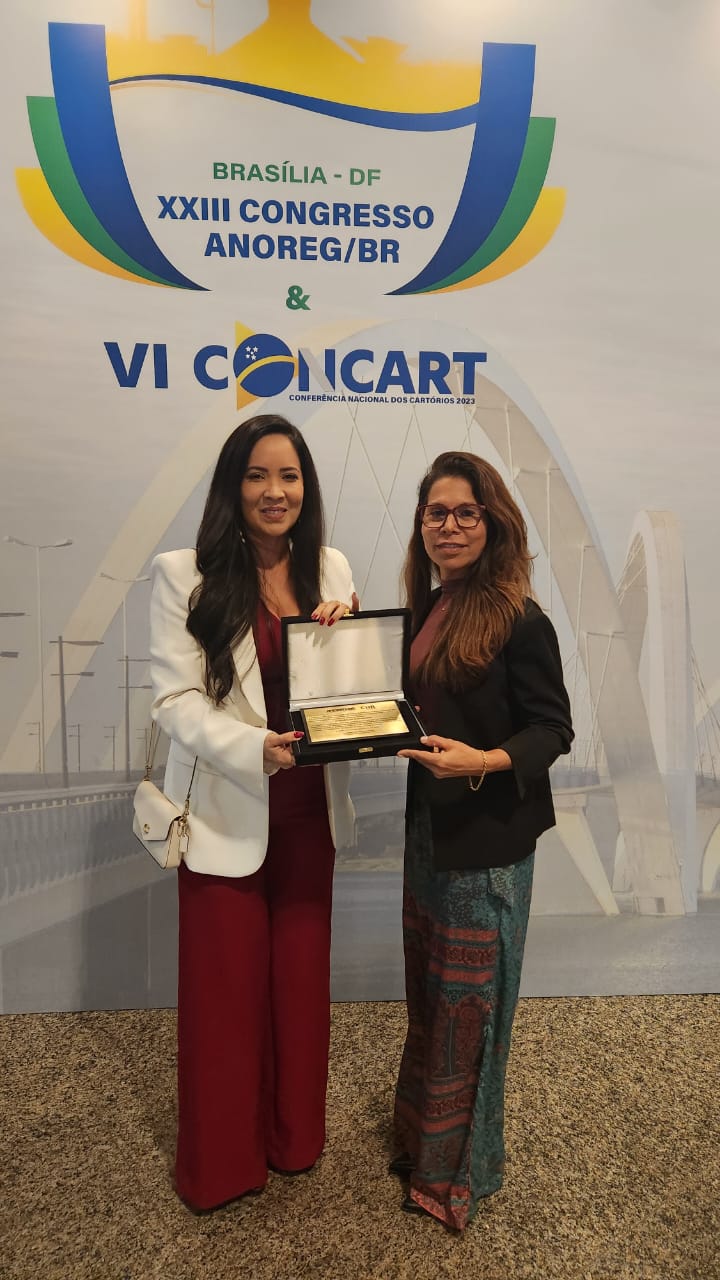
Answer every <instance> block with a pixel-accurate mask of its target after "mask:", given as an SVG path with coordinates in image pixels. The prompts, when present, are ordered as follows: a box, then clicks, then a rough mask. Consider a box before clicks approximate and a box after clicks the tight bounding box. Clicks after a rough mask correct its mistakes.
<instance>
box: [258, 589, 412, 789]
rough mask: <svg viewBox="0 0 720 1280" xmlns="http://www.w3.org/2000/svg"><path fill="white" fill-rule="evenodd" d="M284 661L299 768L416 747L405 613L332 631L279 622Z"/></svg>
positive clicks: (383, 612)
mask: <svg viewBox="0 0 720 1280" xmlns="http://www.w3.org/2000/svg"><path fill="white" fill-rule="evenodd" d="M282 637H283V658H284V665H285V678H286V681H287V701H288V710H289V723H290V727H291V728H292V729H295V730H300V731H301V732H302V733H303V735H304V736H303V737H302V738H301V739H299V740H298V742H297V743H295V745H294V747H293V750H294V752H295V759H296V763H297V764H299V765H303V764H329V763H331V762H332V761H334V760H373V759H376V758H377V757H378V756H390V755H395V754H396V753H397V752H398V751H400V750H402V748H403V747H421V745H422V744H421V743H420V738H421V736H422V735H423V734H424V733H425V730H424V729H423V727H422V725H421V723H420V721H419V720H418V718H417V715H416V714H415V711H414V709H413V707H412V704H411V703H410V702H409V701H408V700H407V698H406V696H405V686H406V683H407V673H408V662H409V657H410V612H409V610H408V609H371V610H365V611H364V612H362V613H354V614H348V615H347V617H345V618H341V619H340V621H339V622H337V623H335V625H334V626H332V627H328V626H324V627H321V626H320V625H319V624H318V623H317V622H313V620H312V619H311V618H283V620H282Z"/></svg>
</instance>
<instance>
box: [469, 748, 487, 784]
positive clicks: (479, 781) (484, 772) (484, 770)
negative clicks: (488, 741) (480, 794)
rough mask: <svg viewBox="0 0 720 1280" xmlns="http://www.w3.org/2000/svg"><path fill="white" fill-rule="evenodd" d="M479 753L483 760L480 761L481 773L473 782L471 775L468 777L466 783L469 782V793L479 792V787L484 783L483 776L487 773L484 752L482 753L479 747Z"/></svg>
mask: <svg viewBox="0 0 720 1280" xmlns="http://www.w3.org/2000/svg"><path fill="white" fill-rule="evenodd" d="M480 751H481V753H482V758H483V761H482V773H481V774H480V777H479V778H478V779H477V780H475V779H474V778H473V777H472V775H470V776H469V777H468V782H469V784H470V790H471V791H479V790H480V788H481V786H482V784H483V782H484V781H485V774H486V773H487V756H486V755H485V752H484V751H483V749H482V747H480Z"/></svg>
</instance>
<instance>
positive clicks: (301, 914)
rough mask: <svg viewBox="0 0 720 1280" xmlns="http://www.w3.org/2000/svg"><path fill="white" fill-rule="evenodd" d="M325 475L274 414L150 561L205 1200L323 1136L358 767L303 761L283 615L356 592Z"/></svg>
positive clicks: (226, 460)
mask: <svg viewBox="0 0 720 1280" xmlns="http://www.w3.org/2000/svg"><path fill="white" fill-rule="evenodd" d="M322 540H323V514H322V503H321V498H320V488H319V484H318V478H317V473H316V471H315V467H314V464H313V461H312V458H311V456H310V453H309V450H308V448H307V445H306V443H305V441H304V439H303V437H302V435H301V434H300V432H299V431H298V430H297V429H296V428H295V427H293V426H292V425H291V424H290V423H289V422H287V421H285V419H283V418H280V417H277V416H274V415H263V416H259V417H257V418H253V419H251V420H250V421H248V422H245V423H243V424H242V425H241V426H240V427H238V428H237V429H236V430H235V431H234V432H233V433H232V435H231V436H230V437H229V439H228V440H227V441H226V443H225V445H224V446H223V449H222V450H221V453H220V457H219V459H218V462H217V466H216V468H215V472H214V475H213V478H212V481H211V484H210V490H209V494H208V499H207V503H206V506H205V511H204V514H203V519H202V522H201V525H200V530H199V533H198V540H197V549H196V550H187V549H186V550H182V551H171V552H168V553H166V554H164V555H159V556H157V557H156V558H155V560H154V562H153V590H152V603H151V646H150V652H151V676H152V684H153V695H154V696H153V716H154V718H155V720H156V721H157V723H158V724H159V725H160V727H161V728H162V729H164V730H165V732H166V733H167V735H168V736H169V738H170V750H169V755H168V763H167V771H166V776H165V792H166V794H167V795H168V796H170V797H171V799H173V800H175V801H176V802H177V803H178V804H182V803H183V801H184V799H185V795H186V792H187V788H188V784H189V782H190V778H191V775H192V770H193V766H194V764H195V760H196V758H197V768H196V771H195V777H194V781H193V786H192V791H191V799H190V815H191V838H190V848H189V851H188V853H187V855H186V856H185V859H184V861H183V864H182V865H181V867H180V869H179V872H178V896H179V916H180V956H179V986H178V1144H177V1158H176V1169H175V1174H176V1187H177V1190H178V1194H179V1195H180V1196H181V1197H182V1199H183V1200H185V1202H186V1203H187V1204H189V1205H190V1206H191V1207H192V1208H194V1209H209V1208H213V1207H215V1206H217V1205H220V1204H224V1203H225V1202H227V1201H228V1200H231V1199H235V1198H236V1197H238V1196H241V1195H243V1194H245V1193H246V1192H248V1191H256V1190H259V1189H262V1187H263V1186H264V1185H265V1182H266V1180H267V1173H268V1168H270V1169H274V1170H275V1171H277V1172H281V1173H297V1172H301V1171H303V1170H305V1169H307V1168H310V1167H311V1166H312V1165H313V1164H314V1163H315V1161H316V1160H317V1158H318V1156H319V1155H320V1154H321V1152H322V1149H323V1146H324V1142H325V1093H326V1086H327V1065H328V1049H329V1039H330V1007H329V972H330V910H331V893H332V875H333V864H334V856H335V847H336V846H337V845H340V844H344V843H348V842H350V841H351V839H352V831H353V814H352V808H351V805H350V800H349V797H348V766H347V765H330V766H326V767H325V768H324V769H323V768H322V767H311V768H303V769H299V770H297V771H296V770H295V769H294V756H293V753H292V741H293V738H294V737H295V736H297V735H294V734H293V732H292V731H290V732H287V731H285V729H286V724H287V707H286V706H285V704H284V697H283V670H282V653H281V646H280V632H281V626H280V618H281V617H283V616H292V615H297V614H309V613H312V615H313V616H314V617H315V618H316V619H317V622H318V625H320V626H328V627H332V626H333V625H334V623H335V622H336V621H337V620H338V619H339V618H340V617H342V616H343V614H344V613H345V612H346V611H347V609H348V608H351V607H352V608H357V597H356V596H355V594H354V588H353V582H352V574H351V572H350V567H349V565H348V563H347V561H346V559H345V557H344V556H343V555H341V554H340V552H339V551H335V550H333V549H332V548H330V547H324V546H323V545H322Z"/></svg>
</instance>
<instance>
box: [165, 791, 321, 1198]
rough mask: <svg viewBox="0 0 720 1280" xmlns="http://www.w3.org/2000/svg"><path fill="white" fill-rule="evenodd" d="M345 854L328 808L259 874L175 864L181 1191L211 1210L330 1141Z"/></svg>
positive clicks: (276, 844) (279, 848) (287, 830)
mask: <svg viewBox="0 0 720 1280" xmlns="http://www.w3.org/2000/svg"><path fill="white" fill-rule="evenodd" d="M334 858H335V851H334V848H333V844H332V839H331V836H330V829H329V825H328V820H327V811H326V810H325V807H324V805H323V806H322V807H319V808H317V809H316V810H315V812H314V813H313V815H312V817H311V818H308V819H306V820H305V821H303V822H302V823H301V824H298V823H286V824H283V825H280V826H273V827H271V829H270V838H269V842H268V850H267V856H266V859H265V862H264V864H263V866H262V867H261V868H260V869H259V871H256V872H255V874H254V875H252V876H244V877H239V878H238V879H230V878H228V877H224V876H211V875H200V874H198V873H196V872H192V871H189V870H188V869H187V867H186V866H185V865H184V864H183V865H182V866H181V867H180V870H179V873H178V889H179V907H180V966H179V988H178V1141H177V1160H176V1186H177V1191H178V1194H179V1195H180V1196H181V1197H182V1199H183V1200H185V1201H186V1202H187V1203H188V1204H190V1205H191V1206H192V1207H193V1208H196V1209H208V1208H212V1207H213V1206H215V1205H219V1204H223V1203H224V1202H225V1201H226V1200H231V1199H234V1198H235V1197H236V1196H240V1195H242V1194H243V1193H244V1192H246V1191H249V1190H251V1189H253V1188H257V1187H262V1186H264V1184H265V1182H266V1179H267V1170H268V1166H272V1167H274V1168H276V1169H280V1170H287V1171H291V1170H299V1169H305V1168H307V1167H308V1166H310V1165H312V1164H314V1162H315V1161H316V1160H317V1158H318V1156H319V1155H320V1154H321V1152H322V1149H323V1146H324V1144H325V1095H326V1088H327V1072H328V1051H329V1044H330V913H331V900H332V878H333V865H334Z"/></svg>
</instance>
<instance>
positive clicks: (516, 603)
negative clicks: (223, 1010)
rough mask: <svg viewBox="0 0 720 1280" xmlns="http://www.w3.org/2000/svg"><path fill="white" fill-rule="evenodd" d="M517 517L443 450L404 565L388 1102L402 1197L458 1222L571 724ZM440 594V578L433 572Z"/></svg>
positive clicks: (490, 1097) (481, 1186)
mask: <svg viewBox="0 0 720 1280" xmlns="http://www.w3.org/2000/svg"><path fill="white" fill-rule="evenodd" d="M530 569H531V557H530V554H529V551H528V546H527V529H526V525H525V521H524V519H523V516H522V513H521V511H520V509H519V508H518V506H517V504H516V502H515V501H514V499H513V497H512V495H511V494H510V492H509V491H508V489H507V487H506V485H505V484H504V482H503V480H502V478H501V477H500V475H499V474H498V472H497V471H496V470H495V469H494V467H492V466H490V464H489V463H487V462H485V461H484V460H483V459H482V458H479V457H477V456H476V455H474V454H471V453H443V454H441V455H440V457H438V458H436V460H435V462H434V463H433V465H432V467H431V468H430V470H429V471H428V473H427V474H426V476H425V477H424V479H423V481H422V483H421V485H420V493H419V503H418V508H417V512H416V515H415V524H414V529H413V533H412V537H411V539H410V545H409V548H408V554H407V560H406V565H405V583H406V588H407V595H408V603H409V606H410V608H411V610H412V615H413V629H414V640H413V644H412V649H411V659H410V674H411V681H412V687H413V691H414V693H415V701H416V702H417V703H418V704H419V705H420V708H421V715H422V718H423V720H424V722H425V724H426V726H427V728H428V730H429V735H428V737H427V738H425V739H423V742H424V745H425V747H426V748H431V749H432V750H425V751H401V752H400V755H402V756H406V757H408V758H409V759H410V760H411V764H410V767H409V775H408V800H407V818H406V845H405V886H404V900H403V933H404V943H405V977H406V992H407V1005H408V1030H407V1038H406V1042H405V1048H404V1052H403V1057H402V1063H401V1066H400V1075H399V1079H398V1084H397V1092H396V1099H395V1135H396V1140H397V1145H398V1151H399V1154H398V1155H397V1156H396V1157H395V1159H394V1160H393V1161H392V1163H391V1166H390V1168H391V1170H392V1171H393V1172H394V1173H398V1174H399V1175H400V1176H401V1177H403V1178H407V1179H408V1180H409V1186H408V1194H407V1197H406V1199H405V1201H404V1204H403V1208H404V1209H406V1210H407V1211H408V1212H411V1213H429V1214H431V1215H433V1216H434V1217H436V1218H439V1219H440V1221H441V1222H443V1223H445V1224H446V1225H447V1226H450V1227H455V1228H458V1229H462V1228H463V1227H465V1226H466V1225H467V1223H468V1222H469V1221H470V1220H471V1218H472V1217H473V1215H474V1214H475V1212H476V1210H477V1207H478V1203H479V1201H480V1199H481V1198H482V1197H484V1196H488V1195H491V1194H492V1193H493V1192H494V1191H497V1190H498V1189H499V1187H500V1186H501V1185H502V1179H503V1168H504V1161H505V1152H504V1145H503V1096H504V1085H505V1067H506V1062H507V1056H508V1050H509V1047H510V1036H511V1031H512V1022H513V1017H514V1013H515V1006H516V1004H517V997H518V991H519V987H520V969H521V966H522V957H523V948H524V944H525V932H526V929H527V920H528V913H529V909H530V895H531V890H532V874H533V862H534V849H535V842H536V840H537V838H538V836H539V835H540V834H541V832H543V831H545V830H546V829H547V828H548V827H551V826H553V824H554V822H555V814H554V811H553V804H552V797H551V794H550V783H549V779H548V769H549V768H550V765H551V764H552V762H553V761H554V760H555V759H556V757H557V756H558V755H560V754H561V753H563V752H567V751H569V750H570V743H571V741H572V736H573V734H572V727H571V721H570V707H569V702H568V696H567V693H566V690H565V686H564V684H563V677H562V664H561V661H560V653H559V649H558V643H557V637H556V635H555V631H554V629H553V626H552V623H551V622H550V620H549V618H547V617H546V616H545V614H544V613H543V612H542V610H541V609H540V608H539V606H538V605H537V604H535V602H534V601H533V600H532V599H531V598H530ZM437 579H439V584H440V585H439V587H438V588H436V589H433V582H434V580H437Z"/></svg>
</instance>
